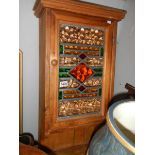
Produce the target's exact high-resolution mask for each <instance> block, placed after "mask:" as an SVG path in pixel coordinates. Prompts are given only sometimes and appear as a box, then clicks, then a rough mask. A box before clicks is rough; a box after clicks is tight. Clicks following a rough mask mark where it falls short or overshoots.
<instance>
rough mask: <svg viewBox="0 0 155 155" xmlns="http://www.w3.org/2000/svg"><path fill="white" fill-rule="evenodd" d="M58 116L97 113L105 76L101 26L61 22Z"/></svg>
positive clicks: (99, 110)
mask: <svg viewBox="0 0 155 155" xmlns="http://www.w3.org/2000/svg"><path fill="white" fill-rule="evenodd" d="M59 37H60V38H59V73H58V77H59V90H58V91H59V92H58V94H59V97H58V104H59V105H58V116H59V117H76V116H83V115H90V114H92V115H93V114H100V112H101V108H102V106H101V102H102V79H103V76H104V68H103V64H104V30H103V29H101V28H98V27H85V26H81V25H67V24H61V25H60V31H59Z"/></svg>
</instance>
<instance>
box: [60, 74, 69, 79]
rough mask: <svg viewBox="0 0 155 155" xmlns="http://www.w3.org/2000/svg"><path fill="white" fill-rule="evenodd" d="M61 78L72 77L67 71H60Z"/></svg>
mask: <svg viewBox="0 0 155 155" xmlns="http://www.w3.org/2000/svg"><path fill="white" fill-rule="evenodd" d="M59 77H60V78H65V77H70V76H69V75H68V74H67V73H59Z"/></svg>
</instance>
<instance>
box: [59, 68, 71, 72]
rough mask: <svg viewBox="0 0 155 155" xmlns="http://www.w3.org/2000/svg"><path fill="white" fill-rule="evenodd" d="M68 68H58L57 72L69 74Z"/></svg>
mask: <svg viewBox="0 0 155 155" xmlns="http://www.w3.org/2000/svg"><path fill="white" fill-rule="evenodd" d="M69 71H70V68H59V72H69Z"/></svg>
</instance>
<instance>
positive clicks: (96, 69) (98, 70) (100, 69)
mask: <svg viewBox="0 0 155 155" xmlns="http://www.w3.org/2000/svg"><path fill="white" fill-rule="evenodd" d="M93 70H94V71H95V72H102V71H103V69H102V68H94V69H93Z"/></svg>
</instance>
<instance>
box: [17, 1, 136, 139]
mask: <svg viewBox="0 0 155 155" xmlns="http://www.w3.org/2000/svg"><path fill="white" fill-rule="evenodd" d="M84 1H87V2H92V3H94V2H95V3H97V4H102V5H107V6H111V7H116V8H120V9H125V10H127V11H128V13H127V15H126V18H125V19H124V20H123V21H121V22H120V23H119V25H118V37H117V55H116V74H115V90H114V91H115V94H117V93H119V92H123V91H126V90H125V89H124V85H125V83H126V82H129V83H131V84H133V85H134V84H135V68H134V66H135V51H134V46H135V45H134V42H135V41H134V0H110V1H109V0H84ZM19 2H20V3H19V8H20V10H19V11H20V15H19V27H20V28H19V33H20V35H19V47H20V48H21V49H22V50H23V53H24V64H23V69H24V73H23V74H24V75H23V76H24V77H23V78H24V79H23V121H24V124H23V128H24V132H31V133H32V134H33V135H34V137H35V138H37V137H38V103H39V101H38V98H39V30H38V26H39V23H38V19H37V18H36V17H35V16H34V14H33V11H32V8H33V5H34V2H35V0H20V1H19Z"/></svg>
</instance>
